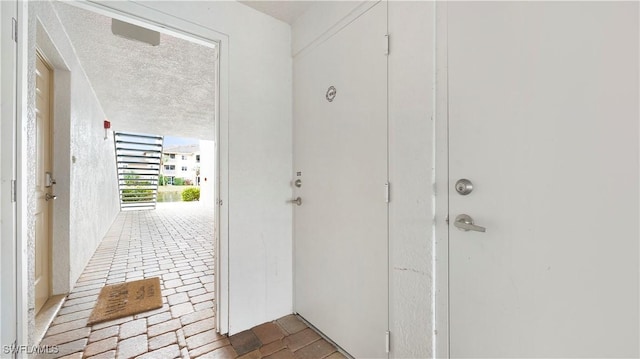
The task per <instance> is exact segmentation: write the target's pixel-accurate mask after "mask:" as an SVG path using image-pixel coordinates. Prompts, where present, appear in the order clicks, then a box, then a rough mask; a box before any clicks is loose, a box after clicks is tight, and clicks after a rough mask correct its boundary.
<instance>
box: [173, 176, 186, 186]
mask: <svg viewBox="0 0 640 359" xmlns="http://www.w3.org/2000/svg"><path fill="white" fill-rule="evenodd" d="M173 185H174V186H183V185H184V178H179V177H176V178H174V179H173Z"/></svg>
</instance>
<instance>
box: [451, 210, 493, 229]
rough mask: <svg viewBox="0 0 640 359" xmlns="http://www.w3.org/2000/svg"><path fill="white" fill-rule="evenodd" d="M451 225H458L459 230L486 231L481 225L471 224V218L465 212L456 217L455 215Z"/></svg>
mask: <svg viewBox="0 0 640 359" xmlns="http://www.w3.org/2000/svg"><path fill="white" fill-rule="evenodd" d="M453 225H454V226H456V227H458V228H459V229H460V230H461V231H465V232H468V231H476V232H486V231H487V229H486V228H484V227H481V226H477V225H475V224H473V218H471V217H470V216H469V215H466V214H461V215H459V216H458V217H456V220H455V222H453Z"/></svg>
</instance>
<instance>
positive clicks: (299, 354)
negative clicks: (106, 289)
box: [38, 203, 345, 359]
mask: <svg viewBox="0 0 640 359" xmlns="http://www.w3.org/2000/svg"><path fill="white" fill-rule="evenodd" d="M213 238H214V214H213V211H212V210H205V209H203V207H202V206H200V205H199V204H198V203H175V204H162V203H160V204H158V208H157V209H156V210H151V211H127V212H121V213H120V214H119V215H118V217H117V218H116V220H115V221H114V223H113V225H112V226H111V228H110V230H109V232H108V233H107V235H106V236H105V238H104V239H103V241H102V243H101V244H100V246H99V247H98V249H97V250H96V252H95V254H94V255H93V257H92V259H91V260H90V261H89V264H88V265H87V267H86V268H85V270H84V272H83V273H82V275H81V277H80V278H79V279H78V281H77V283H76V285H75V287H74V288H73V290H72V292H71V293H70V294H69V295H68V296H67V299H66V301H65V302H64V304H63V306H62V308H61V309H60V311H59V312H58V314H57V316H56V317H55V318H54V320H53V322H52V324H51V326H50V327H49V328H48V330H47V332H46V334H45V337H44V338H43V340H42V341H41V342H40V346H41V347H44V346H55V347H56V348H57V349H58V350H59V353H58V354H56V355H52V354H47V355H40V356H38V357H39V358H66V359H70V358H73V359H80V358H94V359H98V358H122V359H127V358H145V359H146V358H153V359H164V358H168V359H171V358H218V359H226V358H229V359H233V358H240V359H260V358H265V359H292V358H297V359H322V358H329V359H343V358H345V357H344V356H343V355H342V354H340V353H339V352H337V350H336V348H335V347H334V346H333V345H331V344H330V343H329V342H327V341H325V340H324V339H322V338H321V337H320V336H319V335H318V334H317V333H316V332H315V331H313V330H312V329H311V328H308V327H307V325H306V324H304V323H303V322H302V321H300V320H299V319H298V318H297V317H296V316H294V315H289V316H286V317H283V318H280V319H278V320H276V321H273V322H270V323H264V324H261V325H259V326H256V327H254V328H252V329H250V330H246V331H244V332H241V333H238V334H235V335H232V336H231V337H227V336H226V335H219V334H217V333H216V331H215V313H214V309H215V295H214V288H215V285H214V263H215V261H214V241H213ZM150 277H160V282H161V288H162V296H163V303H164V305H163V307H162V308H160V309H157V310H152V311H148V312H144V313H140V314H137V315H133V316H128V317H124V318H120V319H115V320H111V321H106V322H103V323H97V324H94V325H92V326H87V320H88V318H89V316H90V314H91V312H92V310H93V307H94V305H95V302H96V299H97V298H98V294H99V293H100V290H101V289H102V287H103V286H105V285H109V284H115V283H121V282H125V281H133V280H138V279H144V278H150Z"/></svg>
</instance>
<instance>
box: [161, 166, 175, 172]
mask: <svg viewBox="0 0 640 359" xmlns="http://www.w3.org/2000/svg"><path fill="white" fill-rule="evenodd" d="M164 169H165V170H167V171H173V170H175V169H176V166H175V165H164Z"/></svg>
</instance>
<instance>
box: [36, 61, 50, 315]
mask: <svg viewBox="0 0 640 359" xmlns="http://www.w3.org/2000/svg"><path fill="white" fill-rule="evenodd" d="M52 81H53V74H52V72H51V69H49V67H48V66H47V65H46V64H45V62H44V61H43V60H42V58H41V57H40V56H37V59H36V129H35V130H36V134H35V135H36V137H35V138H36V144H35V145H36V157H37V158H36V178H35V191H34V192H35V196H36V210H35V213H34V218H35V228H36V238H35V242H36V248H35V305H36V308H35V309H36V313H37V312H38V311H39V310H40V309H41V308H42V306H43V305H44V303H45V302H46V301H47V299H49V296H50V294H51V280H50V277H51V275H50V270H51V268H50V267H51V244H50V243H51V207H52V206H51V202H52V200H53V197H52V196H53V195H52V193H51V189H52V186H53V183H52V177H51V174H52V158H51V153H52V151H51V85H52Z"/></svg>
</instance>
